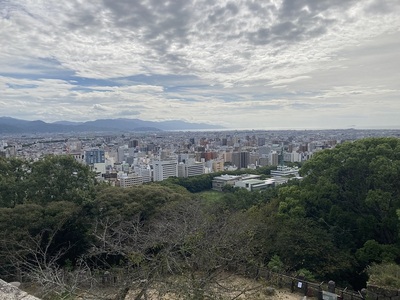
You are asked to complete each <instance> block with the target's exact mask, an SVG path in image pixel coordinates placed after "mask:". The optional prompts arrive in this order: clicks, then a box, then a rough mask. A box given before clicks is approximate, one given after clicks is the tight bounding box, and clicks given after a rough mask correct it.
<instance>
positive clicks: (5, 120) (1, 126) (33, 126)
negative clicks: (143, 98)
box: [0, 117, 223, 133]
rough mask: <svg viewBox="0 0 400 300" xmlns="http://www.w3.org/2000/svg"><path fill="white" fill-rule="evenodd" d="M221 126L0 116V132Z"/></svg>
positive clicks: (183, 128) (182, 122) (158, 129)
mask: <svg viewBox="0 0 400 300" xmlns="http://www.w3.org/2000/svg"><path fill="white" fill-rule="evenodd" d="M221 128H223V127H222V126H218V125H209V124H203V123H188V122H184V121H178V120H171V121H162V122H155V121H143V120H140V119H99V120H95V121H88V122H69V121H59V122H54V123H46V122H43V121H40V120H36V121H26V120H20V119H15V118H10V117H0V133H45V132H47V133H56V132H85V131H162V130H166V131H168V130H198V129H221Z"/></svg>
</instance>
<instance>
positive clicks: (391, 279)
mask: <svg viewBox="0 0 400 300" xmlns="http://www.w3.org/2000/svg"><path fill="white" fill-rule="evenodd" d="M368 275H369V280H368V282H369V283H371V284H373V285H377V286H382V287H393V288H399V286H400V266H399V265H396V264H394V263H383V264H379V265H378V264H374V265H372V266H370V267H369V268H368Z"/></svg>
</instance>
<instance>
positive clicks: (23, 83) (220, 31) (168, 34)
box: [0, 0, 400, 129]
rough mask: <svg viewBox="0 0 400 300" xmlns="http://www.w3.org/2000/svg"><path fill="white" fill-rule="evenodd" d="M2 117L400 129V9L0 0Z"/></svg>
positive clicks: (302, 0) (300, 1)
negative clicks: (133, 119)
mask: <svg viewBox="0 0 400 300" xmlns="http://www.w3.org/2000/svg"><path fill="white" fill-rule="evenodd" d="M0 41H1V42H0V116H10V117H15V118H20V119H25V120H37V119H40V120H43V121H46V122H53V121H59V120H68V121H88V120H94V119H100V118H138V119H142V120H151V121H157V120H172V119H174V120H184V121H189V122H203V123H209V124H219V125H223V126H225V127H228V128H236V129H240V128H243V129H244V128H246V129H249V128H253V129H271V128H294V129H296V128H297V129H306V128H349V127H354V128H385V127H386V128H394V127H395V128H400V1H399V0H392V1H391V0H355V1H352V0H281V1H278V0H277V1H274V0H270V1H268V0H265V1H263V0H233V1H222V0H170V1H167V0H103V1H100V0H67V1H59V0H47V1H44V0H0Z"/></svg>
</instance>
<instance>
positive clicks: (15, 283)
mask: <svg viewBox="0 0 400 300" xmlns="http://www.w3.org/2000/svg"><path fill="white" fill-rule="evenodd" d="M9 284H11V285H13V286H15V287H17V288H19V287H20V286H21V282H18V281H13V282H9Z"/></svg>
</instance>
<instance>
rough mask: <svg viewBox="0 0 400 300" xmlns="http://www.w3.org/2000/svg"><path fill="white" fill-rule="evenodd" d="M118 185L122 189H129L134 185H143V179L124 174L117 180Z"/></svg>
mask: <svg viewBox="0 0 400 300" xmlns="http://www.w3.org/2000/svg"><path fill="white" fill-rule="evenodd" d="M119 184H120V186H121V187H122V188H129V187H132V186H135V185H141V184H143V178H142V176H139V175H138V174H129V175H126V174H124V175H123V176H121V177H120V178H119Z"/></svg>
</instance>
